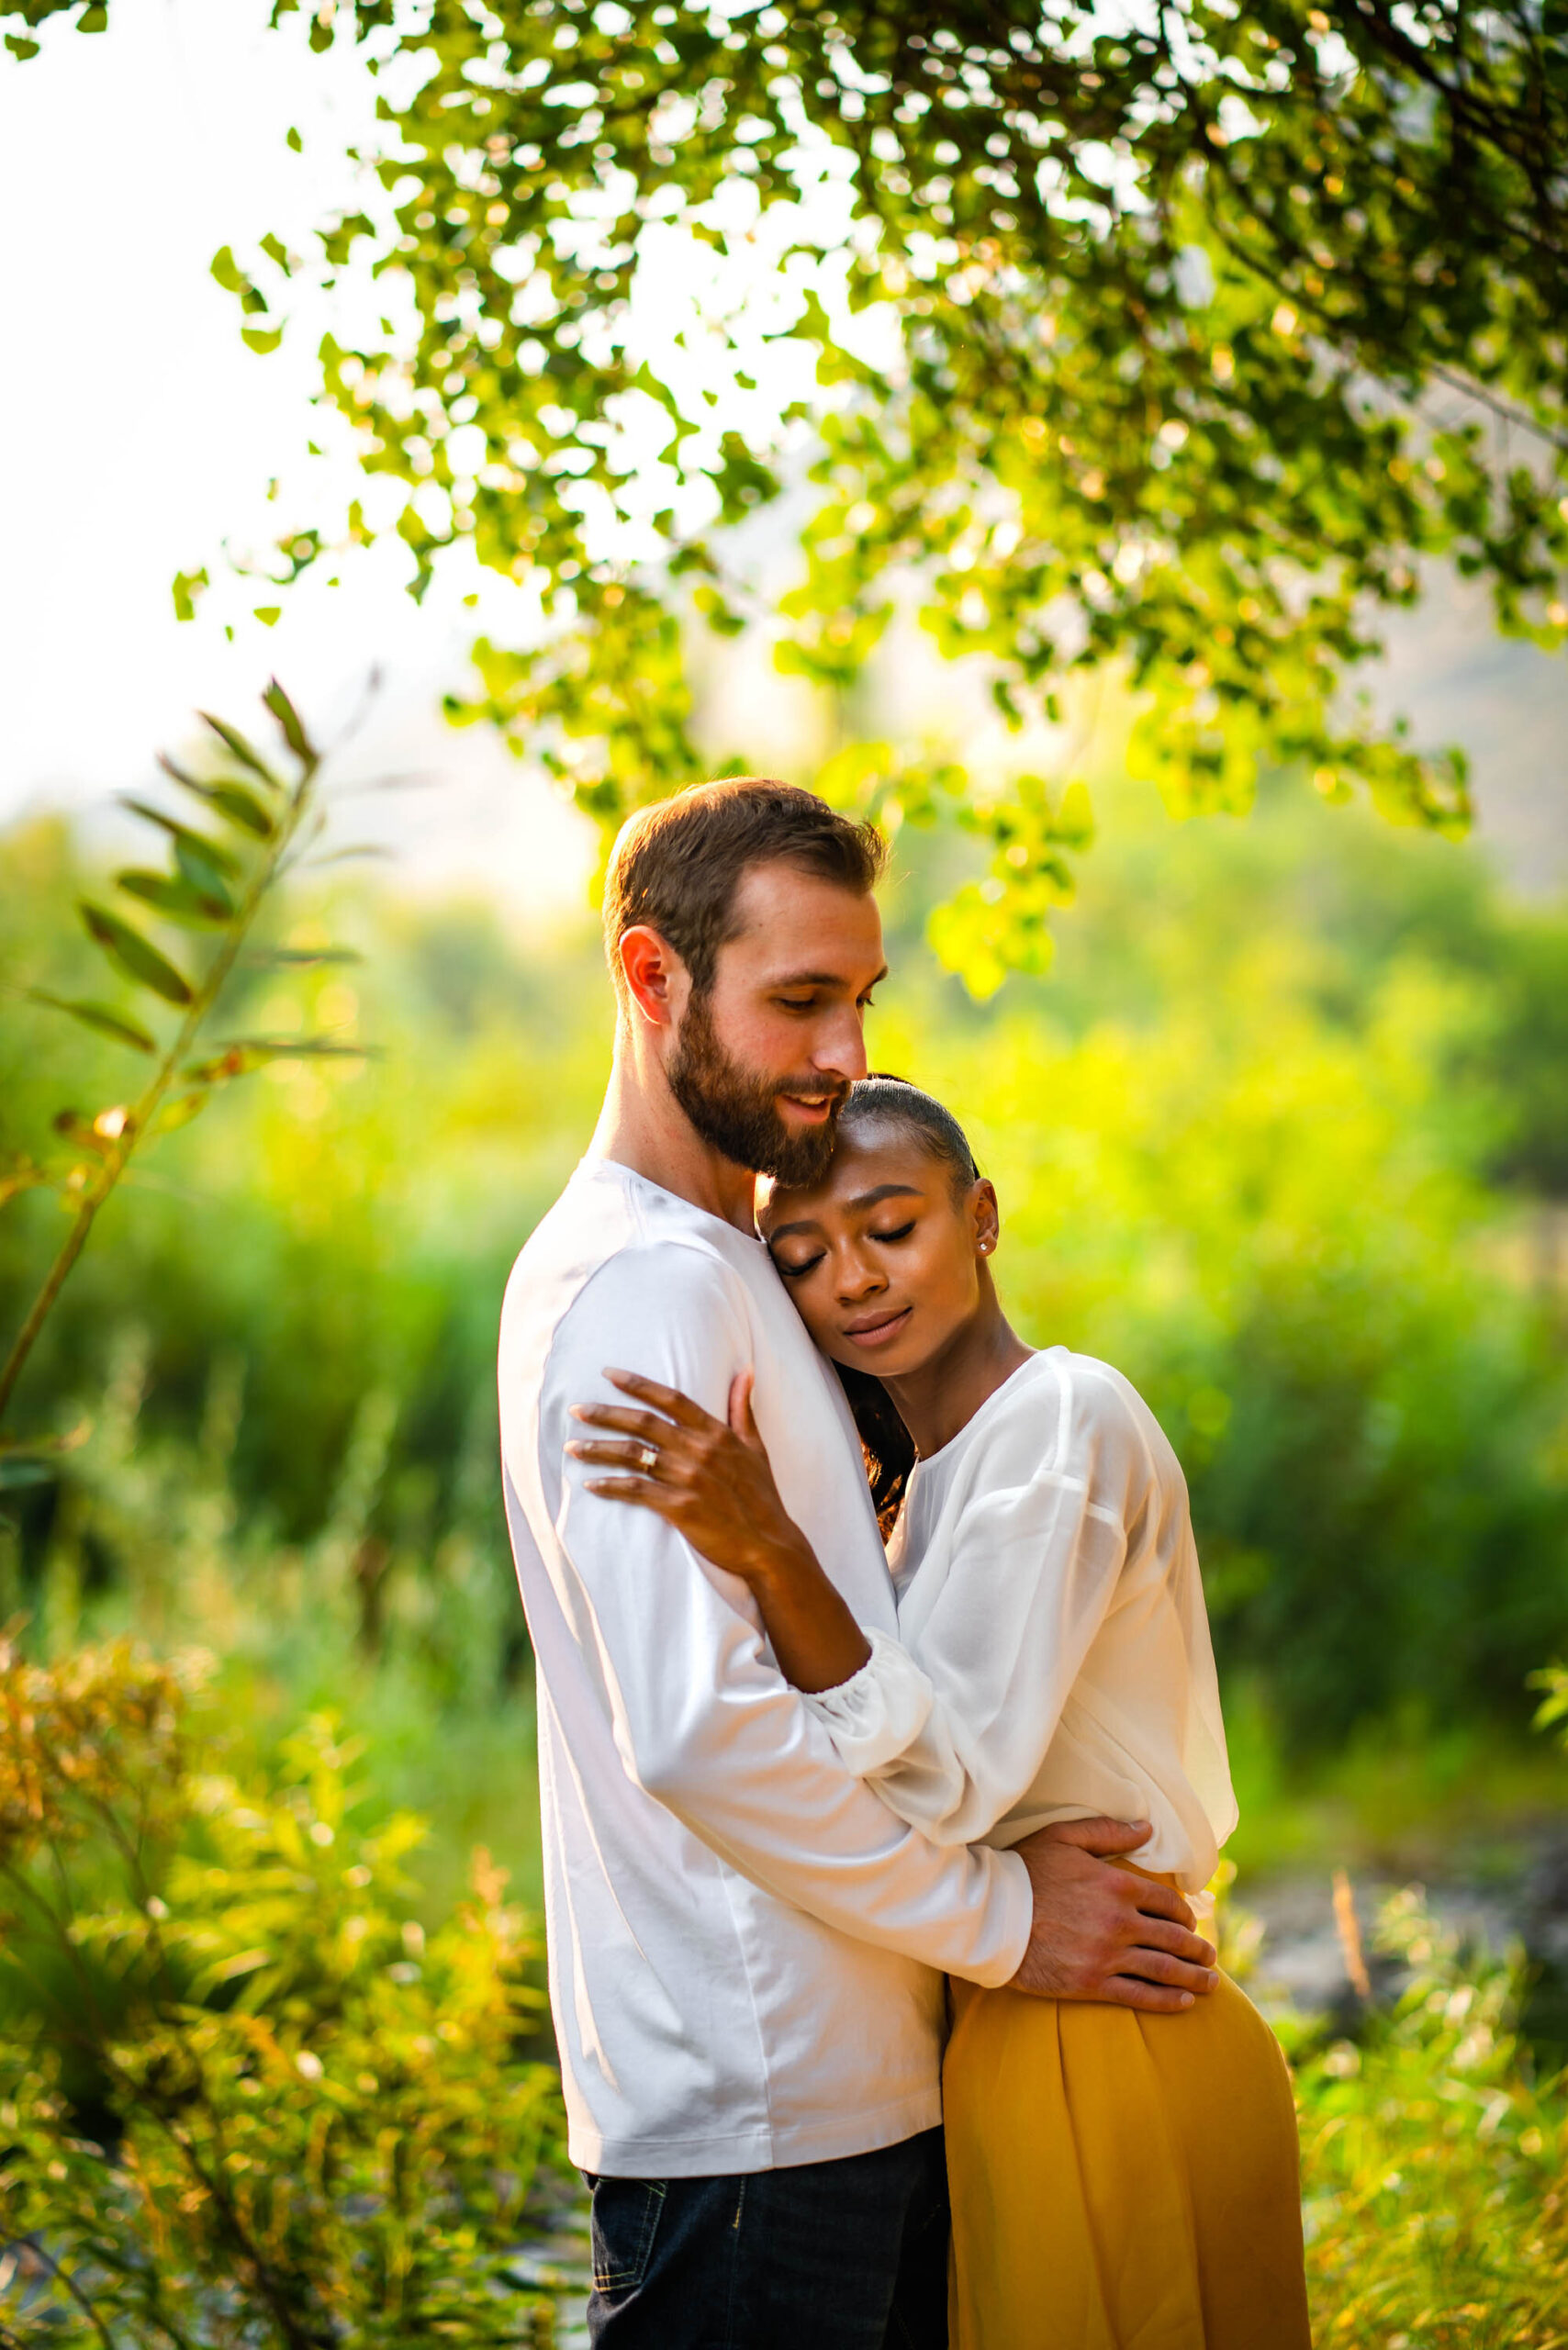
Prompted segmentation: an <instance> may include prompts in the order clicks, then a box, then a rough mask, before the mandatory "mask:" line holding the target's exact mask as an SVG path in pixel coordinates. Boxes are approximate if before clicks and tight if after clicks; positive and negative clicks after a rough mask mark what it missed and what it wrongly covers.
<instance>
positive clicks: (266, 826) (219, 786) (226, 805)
mask: <svg viewBox="0 0 1568 2350" xmlns="http://www.w3.org/2000/svg"><path fill="white" fill-rule="evenodd" d="M207 798H208V800H210V801H211V802H212V805H213V806H214V807H215V808H216V809H217V811H218V814H219V815H220V816H227V817H228V819H229V821H230V823H231V824H238V825H239V826H240V827H241V831H243V832H247V833H253V834H255V835H256V838H257V839H258V840H263V841H265V840H271V838H272V836H273V834H274V832H275V831H276V830H277V827H276V825H275V824H274V822H273V820H272V818H271V816H270V815H269V814H268V813H267V811H266V810H265V809H264V808H263V806H262V803H261V801H260V800H258V799H257V798H256V795H255V793H254V792H253V791H247V790H246V789H244V787H243V785H242V784H238V783H209V784H208V785H207Z"/></svg>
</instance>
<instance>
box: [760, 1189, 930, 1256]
mask: <svg viewBox="0 0 1568 2350" xmlns="http://www.w3.org/2000/svg"><path fill="white" fill-rule="evenodd" d="M924 1197H925V1194H924V1192H923V1191H922V1190H921V1189H920V1187H919V1186H918V1184H915V1183H879V1184H878V1185H877V1186H876V1188H875V1189H874V1190H873V1191H869V1192H857V1193H856V1195H855V1197H854V1198H853V1199H852V1200H846V1202H845V1203H844V1204H845V1206H846V1207H847V1208H874V1207H878V1206H879V1205H880V1203H881V1202H882V1201H883V1200H923V1199H924ZM821 1230H822V1226H821V1225H820V1224H818V1223H817V1222H816V1221H815V1219H814V1218H813V1217H812V1216H809V1215H808V1216H802V1217H801V1218H800V1220H799V1221H798V1222H797V1223H795V1224H776V1225H774V1227H773V1229H772V1231H771V1232H770V1233H769V1234H768V1236H767V1245H768V1247H769V1248H772V1246H773V1244H774V1242H775V1241H776V1240H782V1239H784V1238H785V1237H787V1236H788V1235H789V1234H790V1233H795V1232H820V1231H821Z"/></svg>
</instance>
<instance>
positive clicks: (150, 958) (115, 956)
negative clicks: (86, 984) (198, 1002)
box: [77, 898, 192, 1004]
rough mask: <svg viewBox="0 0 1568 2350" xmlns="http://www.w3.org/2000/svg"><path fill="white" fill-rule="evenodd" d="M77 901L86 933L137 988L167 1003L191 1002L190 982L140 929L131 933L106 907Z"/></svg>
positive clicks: (126, 924)
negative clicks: (134, 981) (147, 991)
mask: <svg viewBox="0 0 1568 2350" xmlns="http://www.w3.org/2000/svg"><path fill="white" fill-rule="evenodd" d="M77 902H78V904H79V905H80V907H81V910H82V919H83V921H84V923H86V925H87V929H88V932H89V934H91V936H92V937H94V938H95V939H96V941H97V943H98V945H99V946H101V947H102V948H103V950H104V952H105V954H106V956H107V957H109V960H110V961H111V962H113V963H118V965H119V968H120V969H121V970H122V971H124V972H125V973H127V975H128V976H129V978H131V979H135V980H136V982H137V984H138V985H139V986H140V987H144V988H151V990H152V991H153V993H154V994H155V995H161V996H162V998H163V1001H164V1002H166V1003H181V1004H184V1003H189V1002H190V1001H191V992H192V990H191V984H190V981H189V980H188V979H185V978H184V977H183V976H182V974H181V973H180V972H179V971H177V970H176V969H175V968H174V965H173V963H171V962H170V961H169V959H168V957H167V956H165V955H161V954H160V953H159V952H158V949H157V948H156V946H152V945H151V943H150V941H148V940H147V939H145V938H143V937H142V935H141V933H140V931H139V930H133V929H132V928H131V925H130V924H129V923H128V922H122V921H121V920H120V918H119V916H118V914H112V913H110V912H108V910H107V908H106V907H104V906H98V905H95V904H94V903H93V901H92V900H91V899H90V898H82V899H79V900H78V901H77Z"/></svg>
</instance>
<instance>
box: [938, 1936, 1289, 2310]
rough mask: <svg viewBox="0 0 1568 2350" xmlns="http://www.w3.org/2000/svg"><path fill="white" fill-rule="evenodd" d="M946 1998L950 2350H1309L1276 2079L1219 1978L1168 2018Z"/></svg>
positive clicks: (1246, 2011) (977, 1994)
mask: <svg viewBox="0 0 1568 2350" xmlns="http://www.w3.org/2000/svg"><path fill="white" fill-rule="evenodd" d="M953 1995H954V2024H953V2032H952V2037H951V2039H950V2041H949V2042H948V2047H947V2056H946V2066H945V2070H944V2076H943V2101H944V2119H945V2122H946V2133H947V2175H948V2186H949V2190H950V2193H951V2198H952V2205H953V2264H952V2273H951V2302H950V2311H949V2314H950V2321H951V2322H950V2333H951V2341H952V2350H1309V2344H1310V2342H1311V2334H1310V2332H1309V2329H1308V2324H1307V2312H1306V2287H1305V2278H1304V2276H1303V2268H1302V2232H1301V2187H1300V2172H1299V2157H1298V2152H1297V2145H1296V2125H1295V2109H1294V2100H1293V2098H1292V2095H1291V2083H1290V2075H1289V2072H1288V2070H1287V2068H1286V2065H1285V2061H1284V2058H1283V2056H1282V2053H1281V2051H1280V2047H1279V2043H1278V2042H1276V2040H1275V2038H1274V2035H1273V2033H1272V2032H1271V2031H1270V2029H1269V2027H1268V2025H1267V2024H1266V2023H1265V2022H1264V2020H1263V2019H1262V2017H1261V2016H1260V2014H1259V2013H1258V2010H1257V2009H1256V2008H1254V2007H1253V2006H1252V2004H1251V2002H1250V2001H1249V1999H1248V1998H1247V1997H1246V1996H1245V1995H1244V1994H1243V1993H1242V1992H1241V1991H1239V1990H1238V1988H1237V1986H1236V1985H1235V1984H1234V1983H1232V1982H1231V1981H1230V1980H1229V1978H1228V1977H1227V1976H1222V1977H1221V1979H1220V1983H1219V1986H1218V1987H1217V1989H1215V1991H1214V1992H1213V1993H1212V1994H1211V1995H1210V1997H1207V1998H1204V1999H1200V2000H1199V2001H1198V2003H1197V2005H1196V2006H1195V2007H1193V2008H1191V2009H1187V2010H1186V2011H1184V2012H1183V2013H1182V2014H1180V2015H1143V2014H1140V2013H1138V2012H1137V2011H1136V2010H1135V2009H1131V2008H1115V2007H1100V2006H1091V2005H1085V2004H1080V2003H1078V2002H1075V2001H1068V2000H1056V1999H1036V1998H1030V1997H1027V1996H1026V1995H1025V1993H1023V1992H1021V1991H1009V1990H1002V1991H982V1990H979V1989H977V1988H976V1987H975V1986H974V1985H972V1984H969V1983H957V1982H956V1983H955V1984H954V1985H953Z"/></svg>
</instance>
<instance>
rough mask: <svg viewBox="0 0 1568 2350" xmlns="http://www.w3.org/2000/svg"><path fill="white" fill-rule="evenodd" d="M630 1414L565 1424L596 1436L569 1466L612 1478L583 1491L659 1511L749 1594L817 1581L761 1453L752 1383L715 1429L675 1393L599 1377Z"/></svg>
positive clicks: (589, 1408)
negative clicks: (797, 1576)
mask: <svg viewBox="0 0 1568 2350" xmlns="http://www.w3.org/2000/svg"><path fill="white" fill-rule="evenodd" d="M604 1375H605V1377H606V1378H607V1379H608V1380H609V1381H610V1384H611V1386H612V1387H618V1388H619V1389H620V1390H621V1392H622V1394H623V1395H627V1396H630V1397H632V1398H633V1399H634V1400H633V1402H632V1403H630V1404H573V1405H572V1407H571V1408H572V1416H573V1418H574V1419H577V1420H580V1421H581V1422H582V1423H583V1425H584V1427H588V1428H593V1429H596V1430H599V1431H602V1433H600V1434H597V1435H594V1436H592V1437H579V1438H573V1439H572V1440H571V1441H570V1442H569V1443H568V1444H567V1446H566V1450H567V1451H568V1452H569V1453H570V1454H571V1455H572V1456H573V1458H574V1459H575V1460H584V1461H588V1462H589V1463H591V1464H592V1465H593V1466H594V1467H596V1468H600V1469H612V1470H615V1471H617V1472H620V1473H619V1474H617V1475H614V1476H599V1477H588V1478H585V1479H584V1481H583V1482H584V1486H585V1489H586V1490H587V1491H588V1493H590V1494H600V1495H602V1497H603V1498H604V1499H605V1500H606V1501H615V1502H632V1503H633V1504H635V1505H637V1506H638V1507H639V1508H642V1509H651V1510H654V1511H656V1513H657V1514H658V1516H661V1517H663V1518H665V1519H666V1520H667V1522H668V1523H669V1524H670V1525H671V1526H673V1527H676V1529H677V1530H678V1532H679V1533H681V1534H683V1535H684V1536H685V1537H686V1539H687V1540H688V1541H689V1543H690V1544H691V1547H692V1549H693V1550H700V1552H701V1554H702V1556H703V1557H704V1558H705V1559H710V1560H711V1561H712V1563H713V1564H714V1565H715V1566H716V1567H722V1568H724V1569H725V1571H726V1572H728V1573H730V1574H733V1575H739V1576H740V1577H741V1578H742V1580H743V1581H745V1582H746V1583H750V1584H752V1585H753V1586H754V1588H755V1587H757V1586H759V1585H766V1584H767V1583H772V1582H776V1581H778V1579H779V1578H781V1577H788V1576H790V1574H792V1573H799V1572H806V1571H810V1572H815V1571H816V1559H815V1556H814V1554H813V1552H812V1548H811V1546H810V1544H809V1543H808V1542H807V1540H806V1539H805V1536H804V1535H803V1534H802V1533H801V1529H800V1527H798V1526H797V1525H796V1524H795V1523H794V1520H793V1519H792V1518H791V1517H790V1515H789V1513H788V1511H787V1510H786V1509H785V1507H784V1504H783V1501H782V1499H781V1497H780V1495H779V1492H778V1486H777V1485H776V1484H775V1483H774V1480H773V1470H772V1467H771V1465H770V1463H769V1461H768V1458H767V1447H766V1446H765V1445H764V1443H763V1441H762V1438H761V1437H760V1436H759V1435H758V1433H757V1427H756V1420H755V1418H754V1417H753V1415H752V1408H751V1394H752V1387H753V1383H754V1380H755V1373H753V1372H752V1371H741V1372H739V1373H738V1374H737V1376H736V1377H735V1379H734V1381H733V1382H732V1384H731V1388H730V1402H729V1416H728V1418H727V1419H725V1420H720V1419H716V1418H715V1417H714V1416H713V1414H712V1413H711V1412H705V1411H704V1410H703V1408H702V1406H701V1404H695V1403H693V1402H692V1400H691V1398H690V1396H689V1395H683V1394H682V1393H681V1392H680V1390H679V1389H678V1388H676V1387H666V1386H664V1385H663V1384H662V1383H661V1382H659V1381H658V1380H656V1379H644V1377H643V1376H642V1375H641V1374H640V1373H639V1372H636V1371H606V1372H605V1374H604Z"/></svg>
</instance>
